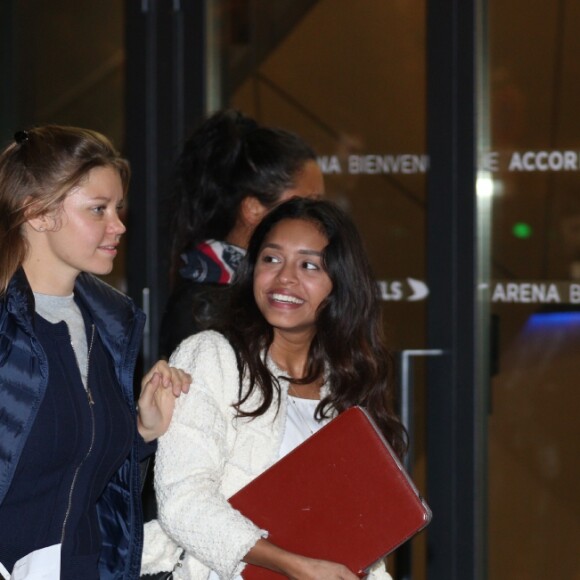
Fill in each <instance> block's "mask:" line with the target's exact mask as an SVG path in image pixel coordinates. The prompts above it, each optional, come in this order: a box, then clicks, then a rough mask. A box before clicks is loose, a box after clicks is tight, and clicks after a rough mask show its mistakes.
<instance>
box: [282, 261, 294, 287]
mask: <svg viewBox="0 0 580 580" xmlns="http://www.w3.org/2000/svg"><path fill="white" fill-rule="evenodd" d="M278 279H279V280H280V282H281V283H283V284H292V283H294V282H295V281H296V272H295V269H294V266H293V264H291V263H289V262H285V263H284V264H283V265H282V267H281V268H280V270H279V271H278Z"/></svg>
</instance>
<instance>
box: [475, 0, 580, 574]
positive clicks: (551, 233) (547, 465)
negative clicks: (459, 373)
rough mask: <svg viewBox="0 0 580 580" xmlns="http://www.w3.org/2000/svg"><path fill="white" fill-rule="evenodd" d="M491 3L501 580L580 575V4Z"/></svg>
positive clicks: (492, 503) (493, 449)
mask: <svg viewBox="0 0 580 580" xmlns="http://www.w3.org/2000/svg"><path fill="white" fill-rule="evenodd" d="M488 4H489V42H490V63H489V81H490V104H491V144H490V147H491V152H490V153H489V154H488V155H487V157H486V159H485V160H484V161H485V165H486V167H487V168H488V169H489V170H490V172H491V174H492V176H493V180H494V187H493V209H492V211H493V218H492V240H491V252H492V276H493V279H492V282H491V285H490V288H489V292H490V297H491V312H492V317H493V319H494V326H495V327H496V329H497V332H496V344H495V345H492V346H495V349H496V351H497V353H498V357H497V360H496V365H495V366H496V374H495V376H494V378H493V386H492V388H493V401H492V404H493V413H492V415H491V419H490V424H489V428H490V430H489V453H490V456H489V459H490V464H489V546H490V551H489V553H490V561H489V576H490V578H493V579H494V580H501V579H503V578H505V579H508V578H509V579H511V578H526V579H535V578H537V579H540V578H542V579H543V578H578V577H579V575H580V550H579V549H578V546H580V500H579V499H578V480H579V479H580V462H579V461H578V441H579V440H580V422H579V421H578V417H577V415H578V394H577V388H578V377H579V376H580V356H579V353H580V308H579V306H578V305H579V304H580V194H579V192H580V154H579V151H580V113H579V111H578V107H577V103H578V100H579V99H580V85H579V83H578V78H580V74H579V73H580V70H579V66H580V64H579V63H580V59H579V56H580V36H579V35H578V27H579V26H580V5H579V4H578V3H577V2H574V1H573V0H562V1H560V2H536V3H533V5H530V3H529V2H526V1H525V0H501V1H499V0H489V2H488Z"/></svg>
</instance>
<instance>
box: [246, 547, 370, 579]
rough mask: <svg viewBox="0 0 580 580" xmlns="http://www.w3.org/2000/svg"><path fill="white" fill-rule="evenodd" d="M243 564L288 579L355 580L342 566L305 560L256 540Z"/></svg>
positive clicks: (354, 576)
mask: <svg viewBox="0 0 580 580" xmlns="http://www.w3.org/2000/svg"><path fill="white" fill-rule="evenodd" d="M244 562H246V563H248V564H255V565H257V566H263V567H264V568H268V569H270V570H274V572H278V573H280V574H284V575H285V576H287V577H288V578H295V579H300V580H319V579H320V578H324V579H325V580H357V579H358V576H357V575H356V574H353V573H352V572H351V571H350V570H349V569H348V568H347V567H346V566H344V565H343V564H337V563H335V562H327V561H326V560H316V559H313V558H306V557H305V556H300V555H298V554H293V553H292V552H287V551H286V550H283V549H282V548H279V547H278V546H275V545H274V544H271V543H270V542H268V541H267V540H263V539H262V540H258V541H257V543H256V544H255V546H254V547H253V548H252V549H251V550H250V551H249V552H248V553H247V554H246V556H245V557H244Z"/></svg>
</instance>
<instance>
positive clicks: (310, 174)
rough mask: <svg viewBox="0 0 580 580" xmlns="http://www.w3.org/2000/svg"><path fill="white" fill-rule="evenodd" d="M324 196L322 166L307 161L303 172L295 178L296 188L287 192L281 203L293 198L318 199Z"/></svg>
mask: <svg viewBox="0 0 580 580" xmlns="http://www.w3.org/2000/svg"><path fill="white" fill-rule="evenodd" d="M323 195H324V177H323V175H322V171H321V170H320V166H319V165H318V163H317V162H316V161H314V160H311V161H307V162H306V163H305V164H304V166H303V168H302V170H301V171H300V172H299V173H298V174H297V175H296V177H295V178H294V187H292V188H290V189H287V190H285V191H284V192H283V193H282V195H281V196H280V199H279V200H278V202H279V203H282V202H283V201H286V200H287V199H290V198H291V197H310V198H313V199H317V198H319V197H322V196H323Z"/></svg>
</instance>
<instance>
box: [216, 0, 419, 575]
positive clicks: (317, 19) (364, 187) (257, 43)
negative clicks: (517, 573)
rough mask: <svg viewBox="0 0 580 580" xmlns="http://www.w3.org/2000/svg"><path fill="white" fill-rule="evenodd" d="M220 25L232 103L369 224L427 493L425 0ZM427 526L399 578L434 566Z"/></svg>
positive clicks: (290, 8)
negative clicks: (272, 130)
mask: <svg viewBox="0 0 580 580" xmlns="http://www.w3.org/2000/svg"><path fill="white" fill-rule="evenodd" d="M219 26H220V29H221V31H222V35H223V36H224V41H223V42H222V47H223V53H222V54H223V63H222V78H221V81H220V84H221V90H222V91H223V101H224V103H225V104H226V105H228V106H231V107H235V108H238V109H240V110H242V111H244V112H245V113H246V114H248V115H250V116H253V117H255V118H256V119H258V120H259V121H260V122H262V123H264V124H267V125H271V126H278V127H283V128H285V129H289V130H292V131H295V132H296V133H298V134H300V135H301V136H302V137H303V138H305V139H306V140H307V141H308V142H309V143H310V144H311V145H312V146H313V147H314V149H315V150H316V151H317V154H318V161H319V164H320V166H321V168H322V170H323V173H324V174H325V181H326V191H327V196H328V197H329V198H331V199H333V200H335V201H337V202H338V203H339V204H341V205H342V206H343V207H345V208H347V209H348V211H349V212H350V214H351V215H352V216H353V217H354V219H355V221H356V222H357V224H358V226H359V227H360V229H361V230H362V232H363V235H364V239H365V242H366V245H367V248H368V251H369V253H370V255H371V260H372V264H373V267H374V270H375V273H376V275H377V277H378V280H379V284H380V288H381V293H382V298H383V311H384V312H383V313H384V323H385V330H386V334H387V336H388V340H389V343H390V346H391V347H392V348H393V350H395V351H396V352H397V353H399V354H400V356H401V359H402V360H403V361H404V365H403V367H404V369H406V370H408V371H409V372H411V371H413V378H414V380H413V381H412V384H411V383H410V380H409V379H410V375H409V372H406V374H405V377H404V382H405V384H406V385H407V386H409V387H410V386H414V396H413V397H412V398H411V402H412V403H413V404H412V406H411V407H407V418H408V422H409V423H412V427H413V428H412V431H413V432H412V437H413V462H412V465H410V466H409V468H410V469H411V470H412V472H413V477H414V479H415V480H416V482H417V484H418V486H419V487H420V489H421V490H422V491H423V492H426V490H425V482H426V474H425V470H426V457H425V454H426V448H425V421H426V418H425V413H426V410H425V388H426V387H425V372H424V367H425V364H424V361H423V358H422V355H423V354H425V353H424V351H425V349H426V312H427V304H428V299H429V290H428V287H427V283H426V175H427V172H428V168H429V160H428V156H427V151H426V70H425V67H426V3H425V1H424V0H411V1H408V0H407V1H405V2H401V1H394V2H384V1H383V0H365V1H364V2H357V3H354V4H353V2H351V0H319V1H314V2H312V1H309V2H304V1H302V2H296V1H295V0H290V1H288V2H275V3H272V2H265V1H264V2H259V1H258V2H224V3H222V10H221V22H220V25H219ZM428 533H429V532H428V530H427V531H426V532H424V533H423V534H421V535H420V536H418V537H417V539H416V540H414V541H413V546H412V551H411V557H409V556H410V554H409V552H406V553H405V554H404V555H398V558H391V559H390V562H389V567H390V570H391V571H392V573H393V575H394V577H396V578H405V577H406V578H409V577H411V576H410V574H411V570H412V577H413V578H415V579H419V578H425V577H426V573H427V572H426V541H427V535H428Z"/></svg>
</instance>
